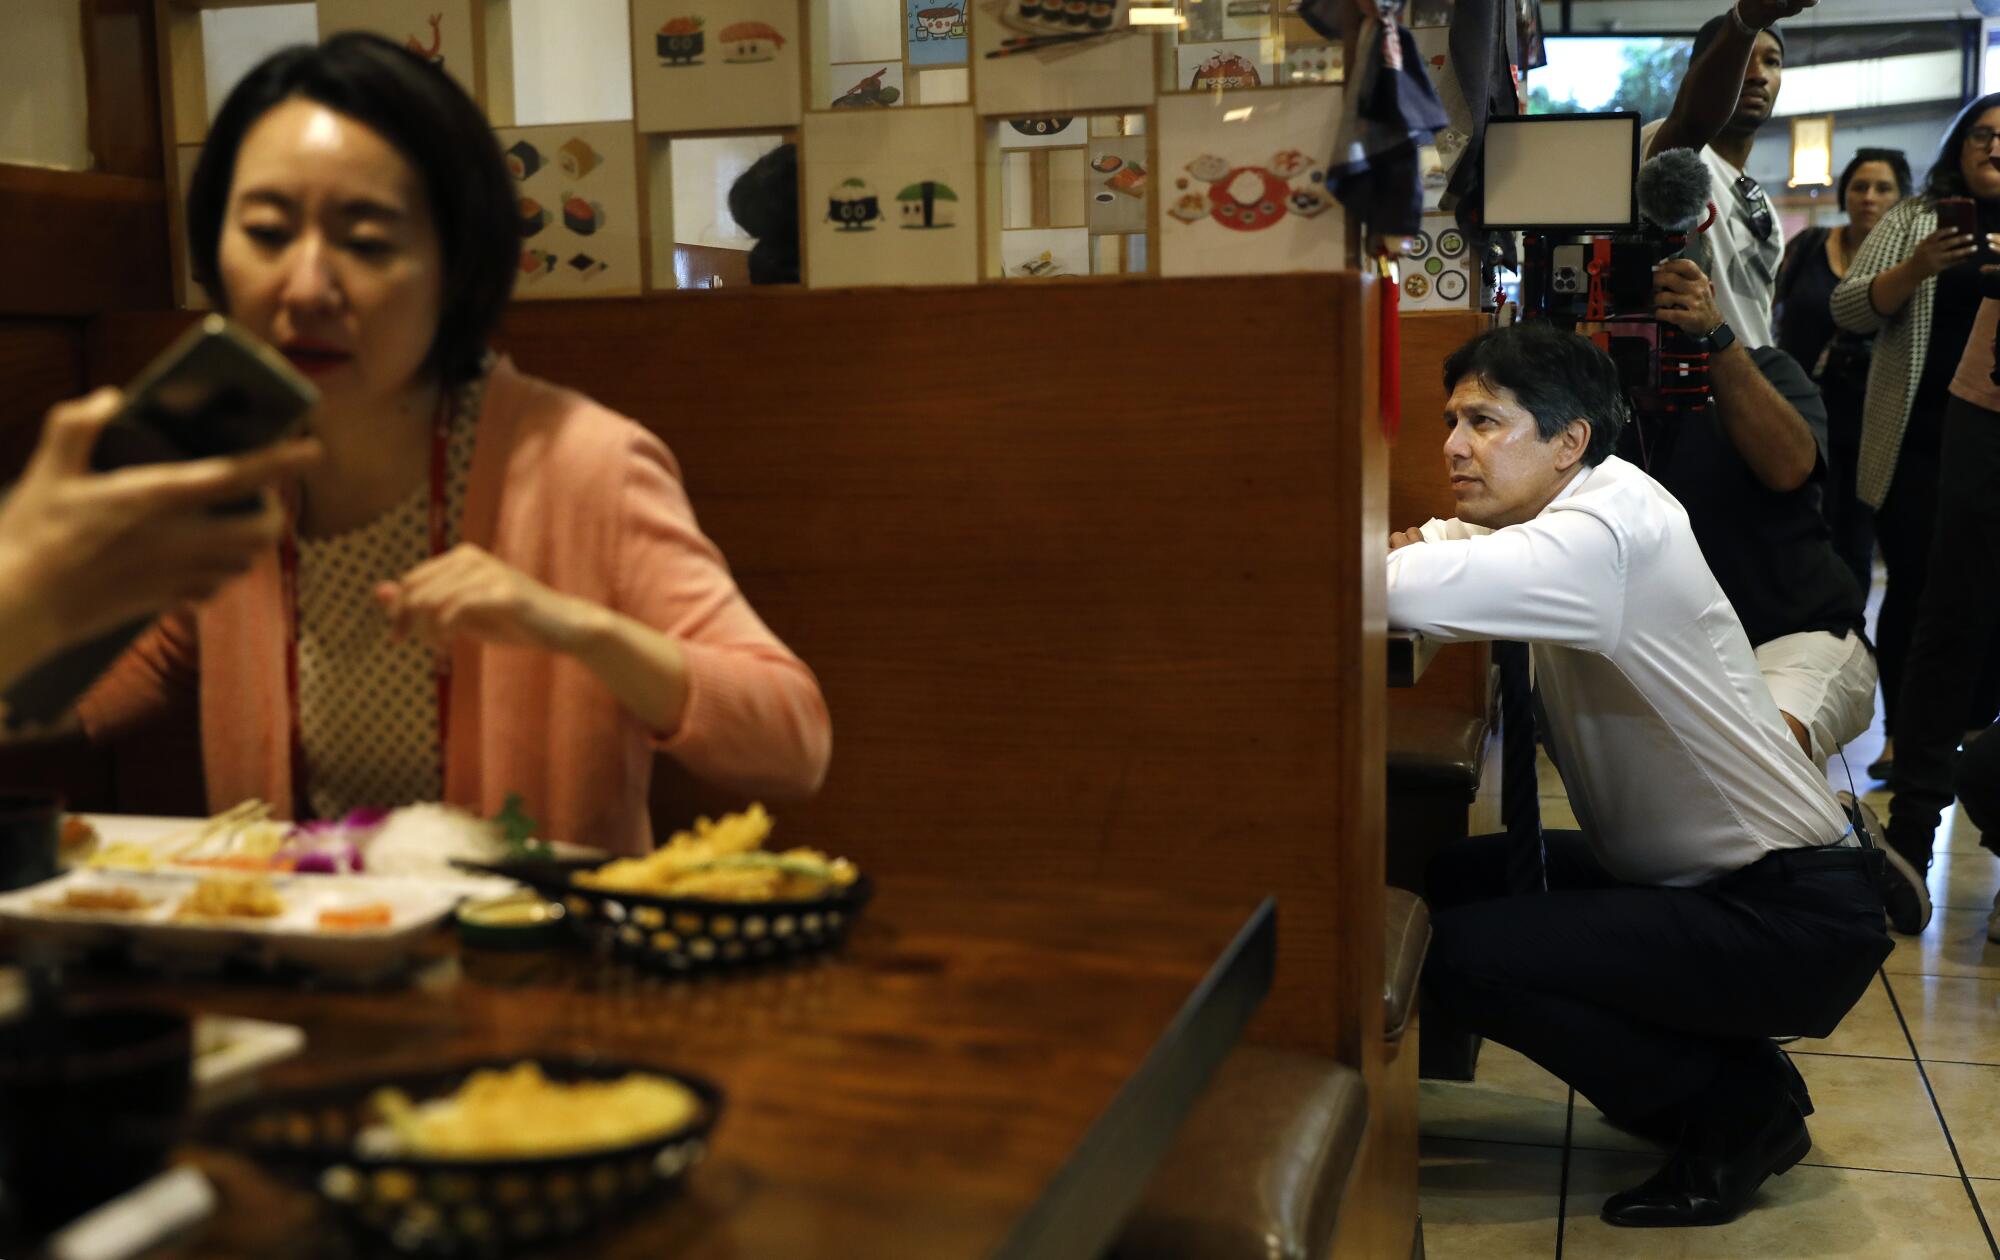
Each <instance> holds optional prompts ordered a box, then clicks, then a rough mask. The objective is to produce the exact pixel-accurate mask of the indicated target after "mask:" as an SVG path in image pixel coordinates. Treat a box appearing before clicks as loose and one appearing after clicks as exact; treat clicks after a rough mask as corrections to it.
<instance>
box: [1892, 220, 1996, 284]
mask: <svg viewBox="0 0 2000 1260" xmlns="http://www.w3.org/2000/svg"><path fill="white" fill-rule="evenodd" d="M1978 250H1979V238H1978V237H1976V236H1968V235H1966V234H1965V233H1963V232H1960V231H1959V230H1958V229H1957V228H1949V227H1941V228H1939V229H1938V230H1937V231H1935V232H1932V233H1931V234H1930V235H1929V236H1926V237H1925V238H1924V239H1923V240H1921V241H1918V242H1917V247H1916V248H1915V249H1914V250H1911V251H1910V261H1909V263H1908V264H1907V265H1908V266H1909V268H1910V269H1911V270H1912V271H1913V272H1914V273H1915V274H1916V278H1917V279H1918V280H1920V281H1921V280H1928V279H1930V278H1931V277H1932V276H1934V275H1937V274H1938V273H1939V272H1941V271H1943V270H1945V269H1946V268H1947V267H1956V266H1957V265H1958V264H1960V263H1962V262H1968V261H1970V260H1971V258H1972V256H1973V254H1975V253H1976V252H1978Z"/></svg>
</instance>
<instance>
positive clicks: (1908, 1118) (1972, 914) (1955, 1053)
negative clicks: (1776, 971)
mask: <svg viewBox="0 0 2000 1260" xmlns="http://www.w3.org/2000/svg"><path fill="white" fill-rule="evenodd" d="M1878 592H1879V588H1878ZM1879 744H1880V738H1879V735H1877V734H1873V733H1871V735H1870V736H1869V737H1868V739H1867V741H1866V742H1865V743H1863V742H1860V741H1857V745H1856V746H1855V747H1854V748H1852V749H1850V751H1849V753H1848V762H1849V764H1850V766H1851V767H1852V771H1853V774H1854V778H1855V780H1856V785H1857V786H1859V787H1862V788H1864V789H1865V788H1873V789H1874V790H1872V791H1867V792H1865V793H1864V796H1865V797H1866V799H1867V800H1868V801H1869V803H1870V804H1871V805H1872V806H1873V807H1874V808H1875V810H1876V812H1877V813H1878V814H1880V815H1882V816H1884V817H1886V816H1887V813H1888V810H1887V803H1886V798H1887V793H1886V792H1885V791H1883V790H1881V787H1880V785H1879V784H1871V783H1869V782H1867V781H1866V780H1865V779H1864V778H1863V774H1864V771H1863V767H1865V766H1866V765H1867V764H1868V763H1869V762H1870V761H1872V760H1874V758H1875V756H1876V755H1877V753H1878V752H1879ZM1543 774H1544V778H1543V781H1542V792H1543V795H1542V816H1543V821H1544V823H1545V824H1546V825H1549V826H1558V827H1559V826H1572V825H1574V823H1573V820H1572V817H1571V815H1570V813H1569V803H1568V800H1567V798H1566V797H1565V796H1564V795H1563V791H1562V782H1561V780H1560V779H1558V778H1557V777H1556V776H1555V772H1554V768H1553V767H1552V766H1549V765H1548V764H1547V762H1546V760H1544V764H1543ZM1831 777H1832V779H1833V781H1834V782H1835V784H1836V785H1837V786H1839V787H1843V788H1844V787H1846V772H1845V771H1843V770H1842V768H1841V766H1840V764H1839V762H1838V761H1837V760H1836V762H1835V763H1834V766H1833V770H1832V776H1831ZM1930 886H1931V895H1932V897H1933V898H1934V899H1935V902H1936V905H1937V913H1936V915H1935V917H1934V918H1933V920H1932V922H1931V925H1930V928H1929V930H1928V931H1926V932H1925V933H1924V935H1923V936H1922V937H1921V938H1918V939H1914V940H1912V939H1908V938H1902V937H1899V938H1897V946H1896V951H1895V953H1893V954H1891V955H1890V957H1889V959H1888V961H1887V962H1886V963H1884V964H1883V967H1882V974H1881V976H1880V977H1879V978H1878V979H1877V981H1876V983H1875V984H1874V986H1873V987H1871V988H1870V989H1869V991H1868V994H1867V995H1866V996H1865V997H1864V998H1863V999H1862V1000H1861V1001H1860V1002H1859V1003H1857V1004H1856V1005H1855V1007H1854V1009H1853V1010H1852V1011H1850V1012H1849V1013H1848V1015H1847V1018H1846V1019H1845V1020H1844V1021H1842V1023H1841V1025H1840V1027H1839V1028H1838V1029H1836V1030H1835V1031H1834V1034H1833V1035H1832V1036H1831V1037H1828V1038H1826V1039H1824V1040H1815V1041H1799V1042H1796V1043H1794V1044H1793V1045H1792V1046H1790V1047H1789V1049H1790V1051H1791V1053H1792V1056H1793V1061H1794V1062H1795V1063H1797V1064H1798V1067H1799V1070H1800V1072H1802V1073H1803V1074H1804V1076H1805V1078H1806V1082H1807V1084H1808V1086H1809V1087H1810V1088H1811V1090H1812V1094H1813V1101H1814V1103H1815V1105H1816V1106H1817V1108H1818V1111H1817V1113H1816V1114H1815V1115H1814V1116H1813V1117H1812V1118H1811V1120H1809V1121H1808V1126H1809V1127H1810V1128H1811V1130H1812V1135H1813V1149H1812V1153H1811V1154H1810V1155H1808V1156H1807V1157H1806V1159H1805V1162H1804V1163H1802V1164H1800V1165H1799V1166H1798V1167H1797V1168H1794V1169H1793V1170H1792V1171H1791V1172H1790V1173H1788V1174H1786V1175H1785V1176H1783V1177H1774V1178H1772V1179H1771V1180H1770V1181H1769V1182H1767V1183H1766V1184H1765V1186H1764V1189H1763V1190H1762V1191H1761V1192H1760V1194H1759V1197H1758V1201H1757V1204H1756V1206H1755V1207H1754V1208H1753V1209H1752V1210H1751V1211H1749V1212H1746V1213H1745V1214H1744V1215H1743V1216H1742V1217H1740V1218H1738V1219H1737V1220H1736V1221H1735V1222H1733V1223H1731V1224H1729V1225H1725V1226H1720V1227H1716V1228H1711V1229H1690V1230H1623V1229H1614V1228H1612V1227H1610V1226H1607V1225H1605V1224H1604V1223H1603V1222H1602V1221H1600V1220H1599V1219H1598V1216H1597V1211H1598V1208H1599V1206H1600V1205H1601V1204H1602V1203H1603V1201H1604V1199H1605V1197H1606V1196H1607V1195H1609V1194H1611V1193H1613V1192H1615V1191H1617V1190H1621V1189H1624V1188H1625V1187H1627V1186H1630V1185H1632V1184H1634V1183H1636V1182H1638V1181H1641V1180H1643V1179H1644V1178H1645V1177H1646V1176H1647V1175H1648V1174H1650V1173H1651V1172H1652V1170H1653V1169H1654V1168H1655V1167H1657V1166H1658V1164H1659V1162H1660V1160H1661V1158H1663V1155H1662V1152H1661V1151H1660V1150H1659V1149H1658V1148H1656V1147H1652V1146H1649V1145H1648V1144H1647V1143H1645V1142H1643V1141H1641V1140H1639V1139H1637V1138H1633V1137H1629V1136H1627V1135H1626V1134H1624V1133H1621V1132H1619V1131H1618V1130H1616V1129H1613V1128H1611V1127H1610V1126H1609V1125H1607V1124H1605V1123H1604V1121H1603V1119H1602V1118H1601V1117H1600V1116H1599V1115H1598V1113H1597V1110H1596V1108H1594V1107H1592V1106H1591V1105H1590V1104H1589V1103H1588V1102H1586V1101H1584V1100H1582V1099H1580V1098H1578V1097H1576V1096H1575V1094H1574V1093H1572V1092H1571V1090H1570V1089H1569V1088H1568V1087H1567V1086H1565V1085H1564V1084H1563V1083H1562V1082H1561V1081H1558V1080H1557V1079H1555V1078H1554V1077H1553V1076H1550V1075H1549V1074H1548V1073H1547V1072H1544V1071H1543V1070H1542V1069H1540V1068H1539V1067H1537V1066H1535V1065H1534V1064H1533V1063H1530V1062H1529V1061H1528V1060H1526V1059H1524V1058H1522V1057H1521V1056H1520V1055H1518V1054H1515V1053H1514V1052H1513V1051H1511V1050H1508V1049H1507V1048H1506V1047H1504V1046H1498V1045H1494V1044H1492V1043H1488V1044H1487V1045H1486V1047H1485V1048H1484V1050H1483V1051H1482V1052H1481V1054H1480V1060H1479V1078H1478V1079H1477V1080H1476V1081H1473V1082H1469V1083H1465V1084H1457V1083H1451V1082H1441V1081H1426V1082H1424V1084H1423V1087H1422V1097H1421V1102H1420V1109H1419V1116H1420V1128H1421V1132H1422V1135H1423V1143H1422V1171H1421V1174H1420V1191H1419V1192H1420V1195H1421V1205H1422V1211H1423V1219H1424V1241H1425V1248H1426V1252H1427V1254H1428V1256H1429V1257H1430V1258H1431V1260H1547V1258H1548V1257H1552V1256H1553V1257H1557V1258H1564V1257H1566V1258H1567V1260H1599V1258H1600V1257H1616V1258H1619V1260H1651V1258H1653V1257H1659V1258H1661V1260H1666V1258H1669V1257H1671V1258H1673V1260H1765V1258H1767V1257H1773V1258H1787V1260H1789V1258H1792V1257H1797V1258H1799V1260H1806V1258H1808V1257H1810V1258H1811V1260H1840V1258H1843V1257H1857V1258H1863V1257H1865V1258H1866V1260H1901V1258H1902V1257H1909V1258H1910V1260H2000V1245H1996V1242H1995V1238H1996V1235H2000V945H1996V944H1993V943H1990V942H1988V941H1987V939H1986V919H1987V916H1988V915H1989V914H1990V913H1992V909H1993V897H1994V893H1995V891H1996V890H2000V861H1996V860H1995V859H1994V857H1993V855H1992V854H1991V853H1989V852H1987V851H1986V850H1985V849H1982V848H1981V847H1980V846H1979V843H1978V835H1977V833H1976V832H1975V831H1974V830H1973V827H1972V824H1971V823H1970V822H1969V821H1968V820H1967V819H1966V817H1965V815H1964V813H1963V812H1955V814H1954V816H1953V818H1952V819H1951V820H1950V821H1949V822H1948V823H1947V824H1946V826H1945V827H1944V828H1943V829H1941V830H1940V834H1939V836H1938V857H1937V862H1936V865H1935V866H1933V868H1932V870H1931V878H1930ZM1419 1035H1421V1033H1420V1034H1419Z"/></svg>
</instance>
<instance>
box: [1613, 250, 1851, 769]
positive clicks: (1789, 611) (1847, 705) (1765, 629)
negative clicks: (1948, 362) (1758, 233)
mask: <svg viewBox="0 0 2000 1260" xmlns="http://www.w3.org/2000/svg"><path fill="white" fill-rule="evenodd" d="M1654 309H1655V314H1657V315H1658V317H1659V318H1660V320H1661V321H1662V322H1663V323H1667V324H1671V325H1673V326H1674V327H1676V328H1679V329H1680V330H1681V331H1682V332H1684V333H1686V334H1687V335H1688V336H1689V337H1691V338H1693V339H1694V342H1695V344H1696V346H1697V347H1700V348H1702V349H1705V350H1707V351H1708V353H1709V360H1708V363H1709V389H1710V391H1711V392H1712V393H1713V394H1714V396H1715V406H1714V408H1713V409H1712V410H1710V411H1708V412H1694V413H1689V414H1683V415H1674V416H1661V417H1641V418H1640V421H1639V423H1637V424H1635V425H1634V426H1632V427H1631V428H1629V429H1628V430H1627V431H1626V433H1625V437H1624V440H1623V442H1622V443H1621V444H1620V447H1619V450H1620V452H1621V453H1622V454H1624V455H1625V457H1626V458H1628V459H1632V460H1635V461H1636V462H1638V463H1640V464H1642V465H1643V466H1644V467H1645V468H1646V471H1647V472H1648V473H1650V474H1651V475H1652V476H1653V477H1654V478H1655V479H1657V480H1658V481H1659V483H1660V484H1661V485H1663V486H1665V487H1666V489H1667V491H1668V493H1670V494H1672V495H1673V496H1674V497H1675V498H1676V499H1678V500H1680V503H1681V506H1682V507H1684V508H1686V509H1687V514H1688V521H1689V523H1690V524H1691V525H1692V526H1693V527H1694V536H1695V540H1696V541H1697V542H1699V543H1700V544H1701V552H1702V556H1703V558H1704V559H1706V560H1707V561H1708V567H1709V570H1710V572H1712V573H1714V574H1715V580H1716V582H1717V583H1718V584H1720V585H1721V587H1722V593H1723V594H1724V595H1727V596H1728V597H1729V602H1730V603H1731V604H1732V605H1733V606H1734V607H1735V609H1736V615H1737V617H1738V618H1739V619H1740V620H1741V621H1742V623H1743V629H1744V631H1745V633H1746V634H1748V635H1749V638H1750V643H1751V646H1752V647H1753V648H1755V649H1756V656H1757V667H1758V669H1759V670H1761V671H1762V672H1763V675H1764V680H1765V681H1766V682H1767V683H1769V684H1770V687H1771V694H1772V696H1773V698H1774V699H1776V700H1777V702H1778V711H1779V712H1780V713H1781V714H1782V715H1783V716H1784V719H1785V724H1786V725H1787V726H1789V727H1790V728H1791V731H1792V735H1793V737H1794V738H1795V739H1797V740H1798V743H1799V747H1800V748H1801V749H1803V750H1804V752H1805V754H1806V756H1807V757H1809V758H1811V760H1812V761H1813V763H1814V764H1815V765H1818V766H1822V767H1823V766H1824V765H1825V764H1826V761H1827V758H1829V757H1831V756H1832V755H1833V753H1834V751H1835V750H1836V749H1837V748H1838V747H1839V746H1840V745H1842V744H1845V743H1847V742H1848V741H1849V740H1851V739H1853V738H1855V737H1856V736H1858V735H1860V734H1861V733H1862V732H1863V731H1866V730H1867V729H1868V724H1869V723H1870V722H1871V721H1873V720H1874V716H1875V656H1874V653H1873V652H1871V651H1870V650H1869V647H1868V644H1867V642H1866V641H1865V640H1864V639H1863V637H1862V628H1863V626H1864V624H1865V607H1866V602H1867V601H1866V596H1865V595H1864V594H1863V593H1862V591H1861V589H1860V587H1858V586H1856V585H1855V582H1854V575H1853V574H1852V573H1851V572H1850V571H1849V570H1848V568H1847V566H1846V565H1845V564H1843V563H1842V562H1841V559H1840V557H1839V555H1838V554H1836V553H1835V551H1834V549H1833V538H1832V535H1831V534H1830V533H1829V532H1828V530H1827V527H1826V519H1825V517H1824V516H1822V515H1821V513H1820V510H1819V497H1820V494H1821V492H1822V486H1823V485H1824V483H1825V480H1826V476H1827V467H1828V455H1827V441H1828V438H1827V425H1826V406H1825V404H1824V402H1822V400H1821V399H1820V396H1819V391H1818V390H1817V389H1816V388H1815V387H1814V385H1813V382H1812V378H1811V377H1809V376H1807V375H1806V373H1805V370H1804V369H1803V368H1801V367H1800V366H1799V365H1798V364H1797V363H1796V362H1794V361H1793V360H1792V357H1791V356H1790V355H1788V354H1786V353H1785V352H1784V351H1783V350H1780V349H1778V348H1777V347H1776V346H1764V347H1760V348H1758V349H1754V350H1749V349H1745V348H1744V347H1743V345H1742V344H1741V343H1740V342H1738V341H1736V340H1735V337H1734V333H1733V331H1732V329H1731V328H1730V326H1729V325H1728V324H1727V323H1726V322H1724V319H1723V316H1722V313H1721V311H1720V310H1719V309H1718V307H1717V304H1716V299H1715V287H1714V286H1713V285H1712V284H1710V283H1709V280H1708V277H1707V276H1705V275H1704V274H1702V271H1701V269H1700V268H1699V267H1697V266H1696V265H1695V264H1694V263H1692V262H1690V261H1688V260H1687V259H1684V258H1679V259H1674V260H1671V261H1669V262H1667V263H1665V264H1663V265H1662V266H1661V267H1660V268H1659V269H1658V270H1657V271H1656V272H1655V273H1654Z"/></svg>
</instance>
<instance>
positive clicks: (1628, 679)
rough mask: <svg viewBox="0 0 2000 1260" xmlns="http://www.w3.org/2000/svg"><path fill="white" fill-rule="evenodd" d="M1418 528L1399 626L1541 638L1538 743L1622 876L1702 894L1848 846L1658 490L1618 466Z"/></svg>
mask: <svg viewBox="0 0 2000 1260" xmlns="http://www.w3.org/2000/svg"><path fill="white" fill-rule="evenodd" d="M1422 532H1423V536H1424V539H1425V541H1424V542H1422V543H1416V544H1412V545H1410V546H1407V547H1402V548H1399V549H1398V550H1396V551H1393V552H1391V553H1389V560H1388V577H1389V587H1388V596H1389V624H1390V625H1392V626H1396V627H1398V628H1401V629H1409V630H1421V631H1422V632H1424V633H1425V634H1428V635H1432V636H1434V637H1436V638H1439V639H1443V640H1446V641H1453V640H1462V639H1518V640H1521V641H1523V642H1526V643H1529V644H1531V645H1532V649H1531V652H1532V656H1533V659H1534V666H1535V681H1536V685H1537V686H1538V687H1539V688H1540V690H1541V695H1542V703H1543V707H1544V710H1545V712H1546V714H1547V718H1548V727H1549V729H1547V730H1546V731H1544V732H1543V734H1544V736H1545V737H1546V738H1547V740H1548V742H1549V745H1550V749H1551V752H1552V754H1553V755H1554V758H1555V762H1556V766H1557V768H1558V769H1559V770H1560V771H1561V772H1562V777H1563V784H1564V786H1565V787H1566V788H1567V789H1568V790H1569V797H1570V804H1571V806H1572V807H1573V808H1574V810H1575V811H1576V818H1577V823H1578V825H1579V826H1580V827H1581V828H1582V830H1583V833H1584V836H1585V838H1586V839H1587V840H1588V841H1589V843H1590V846H1591V848H1592V850H1593V852H1595V854H1596V855H1597V858H1598V860H1599V861H1600V862H1602V863H1603V865H1604V867H1605V869H1606V870H1608V871H1610V872H1611V874H1612V875H1614V876H1615V877H1617V878H1619V879H1621V880H1624V881H1626V882H1628V883H1638V884H1668V885H1678V886H1685V885H1691V884H1699V883H1703V882H1705V881H1707V880H1710V879H1713V878H1714V877H1716V876H1718V875H1721V874H1723V873H1725V872H1728V871H1732V870H1735V869H1737V868H1739V867H1743V866H1747V865H1749V864H1750V863H1751V862H1754V861H1756V860H1757V859H1758V858H1760V857H1762V856H1764V854H1766V853H1768V852H1771V851H1773V850H1777V849H1790V848H1802V847H1806V846H1813V845H1827V844H1836V843H1839V842H1840V841H1841V840H1842V838H1843V837H1844V835H1845V834H1846V832H1847V820H1846V818H1845V817H1844V816H1843V815H1842V813H1841V811H1840V806H1839V803H1838V802H1836V801H1835V800H1834V798H1833V793H1832V792H1831V791H1830V790H1829V789H1828V788H1827V785H1826V781H1825V779H1823V778H1822V777H1821V776H1820V774H1819V772H1818V771H1817V770H1816V769H1815V768H1814V767H1813V765H1812V763H1811V762H1809V761H1807V760H1806V757H1805V754H1804V753H1802V752H1800V751H1799V746H1798V743H1797V741H1795V740H1794V739H1793V738H1792V735H1791V732H1790V730H1789V729H1787V727H1786V726H1785V720H1784V718H1783V717H1782V716H1780V715H1779V713H1778V706H1777V704H1776V702H1775V701H1773V700H1772V699H1771V691H1770V688H1769V687H1767V686H1766V685H1765V683H1764V678H1763V675H1762V674H1760V673H1759V672H1758V669H1757V661H1756V658H1755V657H1753V656H1752V655H1751V651H1750V640H1749V639H1748V638H1747V637H1746V636H1745V635H1744V633H1743V626H1742V623H1741V622H1739V621H1738V620H1737V619H1736V612H1735V610H1734V609H1732V608H1731V607H1730V606H1729V601H1728V600H1727V599H1726V598H1724V597H1723V594H1722V588H1721V587H1719V586H1717V585H1716V583H1715V578H1714V577H1713V576H1712V575H1711V574H1710V573H1709V571H1708V565H1707V563H1706V562H1704V561H1703V560H1702V557H1701V548H1700V547H1699V546H1698V545H1697V544H1696V543H1695V539H1694V533H1693V531H1692V530H1690V529H1689V527H1688V519H1687V513H1686V512H1685V511H1684V510H1683V509H1682V508H1681V505H1680V504H1679V503H1678V502H1676V501H1675V500H1674V498H1673V496H1672V495H1670V494H1668V493H1667V492H1666V491H1665V490H1664V489H1662V488H1661V486H1660V484H1659V483H1658V482H1657V481H1654V480H1653V479H1652V478H1651V477H1649V476H1647V475H1646V474H1645V473H1644V472H1642V471H1640V470H1639V469H1638V468H1637V467H1635V466H1633V465H1632V464H1628V463H1626V462H1625V461H1624V460H1622V459H1619V458H1617V457H1616V456H1613V457H1611V458H1609V459H1606V460H1605V461H1604V462H1603V463H1602V464H1600V465H1598V466H1597V467H1595V468H1591V469H1586V470H1585V471H1583V472H1582V473H1580V474H1578V475H1577V476H1576V477H1575V479H1573V480H1572V481H1571V482H1570V484H1569V485H1567V486H1565V487H1564V488H1563V491H1562V493H1561V494H1559V495H1557V496H1556V498H1555V501H1554V502H1552V503H1550V504H1549V506H1548V507H1547V508H1545V509H1543V511H1542V513H1541V515H1539V516H1537V517H1536V518H1535V519H1533V520H1531V521H1527V522H1524V523H1522V524H1519V525H1510V526H1508V527H1507V528H1505V529H1500V530H1486V529H1482V528H1480V527H1479V526H1476V525H1468V524H1466V523H1465V522H1463V521H1458V520H1450V521H1437V520H1433V521H1430V522H1428V523H1427V524H1425V525H1424V527H1423V531H1422Z"/></svg>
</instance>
